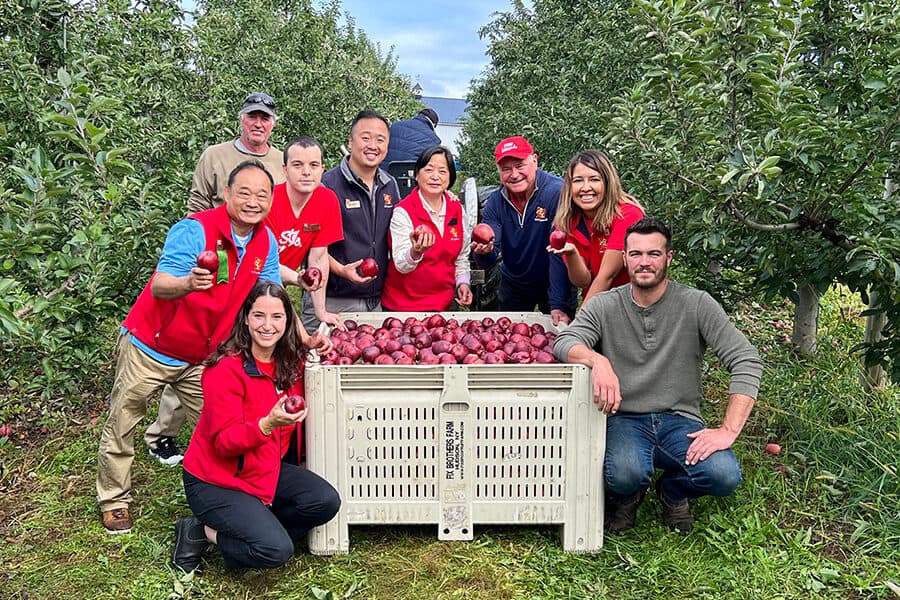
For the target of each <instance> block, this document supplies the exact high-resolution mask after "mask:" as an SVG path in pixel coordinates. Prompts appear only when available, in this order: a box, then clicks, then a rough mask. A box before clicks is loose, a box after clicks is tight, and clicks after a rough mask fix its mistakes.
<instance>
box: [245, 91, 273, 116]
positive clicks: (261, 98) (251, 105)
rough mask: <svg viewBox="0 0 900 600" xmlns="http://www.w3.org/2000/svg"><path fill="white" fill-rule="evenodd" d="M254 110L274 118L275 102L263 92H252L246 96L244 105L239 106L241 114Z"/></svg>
mask: <svg viewBox="0 0 900 600" xmlns="http://www.w3.org/2000/svg"><path fill="white" fill-rule="evenodd" d="M255 110H259V111H262V112H264V113H266V114H268V115H272V116H273V117H274V116H275V100H274V99H272V96H270V95H268V94H266V93H263V92H253V93H252V94H247V96H246V97H245V98H244V104H243V106H241V114H244V113H248V112H253V111H255Z"/></svg>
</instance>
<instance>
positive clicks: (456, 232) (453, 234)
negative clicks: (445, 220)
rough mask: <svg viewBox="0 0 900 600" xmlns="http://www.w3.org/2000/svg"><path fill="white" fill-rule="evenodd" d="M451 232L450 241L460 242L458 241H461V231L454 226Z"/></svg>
mask: <svg viewBox="0 0 900 600" xmlns="http://www.w3.org/2000/svg"><path fill="white" fill-rule="evenodd" d="M449 232H450V239H451V240H458V239H459V229H457V228H456V227H454V226H451V227H450V229H449Z"/></svg>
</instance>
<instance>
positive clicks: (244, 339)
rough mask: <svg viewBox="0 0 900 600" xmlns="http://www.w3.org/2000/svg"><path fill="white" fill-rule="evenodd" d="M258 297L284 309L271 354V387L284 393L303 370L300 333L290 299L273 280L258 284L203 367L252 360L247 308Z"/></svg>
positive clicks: (250, 306)
mask: <svg viewBox="0 0 900 600" xmlns="http://www.w3.org/2000/svg"><path fill="white" fill-rule="evenodd" d="M260 296H271V297H273V298H278V299H279V300H281V304H282V305H283V306H284V315H285V326H284V334H283V335H282V336H281V339H279V340H278V342H277V343H276V344H275V351H274V352H273V353H272V358H273V359H274V360H275V385H276V386H278V389H281V390H287V389H290V388H291V386H293V385H294V383H296V381H297V379H299V378H300V375H301V374H302V369H303V343H302V342H301V341H300V331H299V329H297V321H298V317H297V313H295V312H294V307H293V306H292V305H291V299H290V297H289V296H288V295H287V292H286V291H284V288H283V287H281V286H280V285H278V284H277V283H275V282H274V281H268V280H264V281H258V282H257V283H256V285H254V286H253V289H252V290H250V293H249V294H248V295H247V299H246V300H244V304H243V305H242V306H241V310H240V311H238V315H237V318H236V319H235V320H234V327H233V328H232V329H231V335H229V336H228V339H226V340H225V341H224V342H222V343H221V344H219V347H218V348H216V351H215V352H214V353H212V354H211V355H210V357H209V358H207V359H206V361H204V363H203V364H204V365H206V366H207V367H211V366H213V365H214V364H216V363H218V362H219V361H220V360H222V358H223V357H225V356H238V355H240V356H243V357H244V358H245V359H252V358H253V354H252V348H253V340H252V338H251V337H250V329H249V327H248V326H247V319H248V317H249V315H250V309H251V308H252V307H253V303H254V302H256V299H257V298H259V297H260Z"/></svg>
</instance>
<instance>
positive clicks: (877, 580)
mask: <svg viewBox="0 0 900 600" xmlns="http://www.w3.org/2000/svg"><path fill="white" fill-rule="evenodd" d="M822 306H823V312H822V315H821V326H820V351H819V353H818V355H817V356H815V357H814V358H809V359H803V358H799V357H797V356H795V355H794V354H793V353H792V351H791V349H790V347H789V345H788V344H787V343H786V341H785V340H784V339H783V338H784V336H785V335H786V334H789V333H790V331H789V328H788V329H786V328H787V327H789V326H788V325H786V323H790V316H789V314H788V309H789V307H788V306H787V305H779V306H760V305H752V304H751V305H748V306H744V307H742V310H741V311H740V312H739V313H738V314H736V315H735V319H736V321H737V322H738V325H739V327H740V328H741V329H742V330H744V331H745V332H747V333H748V335H749V336H750V337H751V339H752V340H753V341H754V343H755V344H757V346H758V347H760V348H761V351H762V353H763V355H764V356H765V358H766V361H767V363H766V371H765V377H764V383H763V388H762V390H761V393H760V399H759V402H758V404H757V407H756V409H755V411H754V414H753V415H752V416H751V420H750V422H749V423H748V425H747V428H746V429H745V431H744V433H743V434H742V435H741V437H740V438H739V439H738V442H737V444H736V446H735V451H736V452H737V454H738V456H739V458H740V459H741V463H742V467H743V470H744V483H743V484H742V486H741V487H740V488H739V490H738V492H737V493H736V494H735V495H734V496H733V497H731V498H724V499H718V498H704V499H701V500H700V501H698V502H697V503H696V505H695V508H694V513H695V516H696V517H697V526H696V528H695V530H694V532H692V533H691V534H690V535H688V536H686V537H680V536H678V535H675V534H673V533H670V532H669V531H667V530H666V529H664V528H663V527H662V526H661V525H660V523H659V520H658V517H657V513H656V511H657V507H656V504H655V502H654V501H652V500H651V499H648V501H646V502H645V503H644V505H643V506H642V507H641V511H640V514H639V520H638V526H637V527H636V528H635V529H634V530H633V531H631V532H628V533H627V534H625V535H622V536H618V537H609V538H607V539H606V540H605V546H604V548H603V550H602V552H600V553H598V554H595V555H578V554H567V553H564V552H562V551H561V550H560V546H559V542H558V531H557V530H556V529H555V528H553V527H525V526H523V527H476V531H475V539H474V540H473V541H471V542H438V541H437V539H436V538H437V532H436V526H422V527H387V526H386V527H353V528H351V540H352V541H351V550H350V553H349V554H348V555H344V556H333V557H316V556H310V555H308V554H298V555H297V556H296V557H295V558H294V559H293V560H291V562H289V563H288V564H287V565H286V566H284V567H282V568H280V569H275V570H271V571H251V570H244V571H236V572H231V571H225V570H224V569H223V566H222V561H221V558H220V557H219V556H218V554H216V553H213V554H211V555H210V557H209V559H208V560H207V561H206V563H205V571H204V574H203V575H202V576H200V577H197V578H194V577H190V576H181V577H179V576H178V575H176V574H175V573H174V572H173V571H172V570H171V569H170V568H169V567H168V556H169V553H170V551H171V545H172V537H173V523H174V521H175V519H177V518H178V517H180V516H183V515H185V514H187V513H188V509H187V504H186V502H185V499H184V493H183V490H182V487H181V479H180V468H169V467H162V466H161V465H159V464H158V463H156V462H155V461H154V460H153V459H152V458H151V457H149V456H148V455H147V454H146V452H145V450H144V448H143V445H142V442H141V441H140V439H138V441H137V450H138V456H137V458H136V461H135V468H134V489H135V492H136V497H135V502H134V503H133V504H132V510H133V513H134V517H135V520H136V523H135V529H134V532H133V533H132V534H131V535H127V536H109V535H107V534H105V533H104V532H103V530H102V528H101V526H100V525H99V519H98V516H97V508H96V503H95V500H94V494H95V493H94V477H95V469H96V451H97V442H98V439H99V434H100V428H101V427H102V423H103V419H104V417H105V415H103V414H98V413H99V412H100V411H101V410H102V408H103V407H102V402H101V401H100V400H99V399H98V401H97V402H95V403H93V405H90V404H91V403H88V405H85V404H84V403H83V402H82V403H80V404H78V403H73V406H75V408H73V409H70V410H68V411H57V412H53V413H48V414H44V415H43V417H42V418H41V419H40V420H39V422H40V423H41V424H42V425H43V426H45V427H46V432H43V430H42V429H41V428H40V427H37V426H35V427H33V428H31V429H26V430H24V431H17V432H15V433H14V435H13V436H12V439H10V440H6V441H3V440H2V439H0V459H2V461H3V464H4V467H5V470H4V473H3V475H2V480H0V490H2V494H0V535H2V537H3V540H4V542H5V543H4V544H0V598H11V599H12V598H15V599H20V600H21V599H38V598H40V599H56V598H60V599H62V598H96V599H120V598H137V599H168V598H206V599H213V598H215V599H219V598H222V599H226V598H227V599H231V598H279V599H301V598H302V599H309V598H315V597H316V594H318V595H319V596H320V597H326V592H331V593H332V594H333V598H354V599H356V598H359V599H368V598H383V599H416V600H420V599H457V598H458V599H467V600H468V599H492V600H497V599H509V600H518V599H529V600H539V599H548V600H549V599H554V600H555V599H562V598H573V599H574V598H577V599H585V598H597V599H601V598H667V599H669V598H676V599H677V598H710V599H712V598H716V599H718V598H736V599H744V598H746V599H756V598H767V599H768V598H771V599H788V598H791V599H793V598H797V599H800V598H803V599H806V598H897V597H900V588H898V587H897V586H898V585H900V571H898V570H900V567H898V565H900V485H898V477H897V469H898V456H900V402H898V399H900V396H898V391H897V389H896V388H892V389H888V390H881V391H878V392H876V393H873V394H870V395H865V394H864V393H863V392H862V391H861V389H860V388H859V386H858V383H857V379H856V377H857V370H856V360H855V359H854V358H852V357H849V356H848V355H847V351H846V349H847V348H849V347H850V346H852V345H853V344H854V343H856V341H858V340H859V339H860V337H861V327H862V323H861V319H860V318H859V311H860V310H861V307H860V306H859V305H858V303H857V302H856V301H855V300H854V299H853V298H852V297H851V296H849V295H847V294H843V293H841V292H839V291H836V292H831V293H830V294H829V295H828V296H826V298H825V299H824V301H823V303H822ZM705 382H706V387H707V391H708V395H709V397H710V398H711V399H713V400H716V399H718V401H713V402H710V404H709V405H708V406H707V407H706V408H707V413H708V416H709V418H710V420H711V421H712V422H718V420H719V415H720V414H721V412H722V411H723V410H724V404H725V401H724V400H725V390H726V389H727V382H728V378H727V374H726V373H723V372H722V371H721V369H719V368H718V367H717V366H716V365H715V364H713V363H710V365H709V366H708V368H707V372H706V374H705ZM95 416H98V417H99V419H96V420H95V419H94V417H95ZM151 417H152V415H151ZM148 418H150V417H148ZM146 422H149V421H146ZM138 437H140V436H138ZM769 441H777V442H779V443H780V444H781V445H782V446H783V447H784V451H783V452H782V454H781V455H779V456H771V455H768V454H765V453H764V452H763V447H764V446H765V444H766V443H767V442H769ZM180 442H181V444H182V446H184V445H185V444H186V442H187V439H186V438H182V439H181V440H180ZM780 466H783V467H786V469H787V473H786V474H782V473H781V472H778V471H776V470H775V467H780Z"/></svg>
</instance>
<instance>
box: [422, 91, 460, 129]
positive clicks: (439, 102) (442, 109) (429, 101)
mask: <svg viewBox="0 0 900 600" xmlns="http://www.w3.org/2000/svg"><path fill="white" fill-rule="evenodd" d="M420 100H422V103H423V104H424V105H425V106H427V107H428V108H430V109H432V110H434V111H435V112H436V113H437V114H438V117H440V124H441V125H459V124H460V118H462V116H463V115H465V114H466V111H467V110H468V108H469V104H468V103H467V102H466V101H465V100H463V99H462V98H438V97H436V96H422V97H421V98H420Z"/></svg>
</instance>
